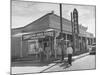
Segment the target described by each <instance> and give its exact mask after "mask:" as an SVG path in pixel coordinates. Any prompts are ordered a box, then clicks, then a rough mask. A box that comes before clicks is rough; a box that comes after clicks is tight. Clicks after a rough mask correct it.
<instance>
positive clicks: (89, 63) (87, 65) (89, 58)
mask: <svg viewBox="0 0 100 75" xmlns="http://www.w3.org/2000/svg"><path fill="white" fill-rule="evenodd" d="M65 60H67V58H65ZM14 64H16V66H13V67H12V74H21V73H39V72H52V71H68V70H81V69H94V68H95V55H88V53H85V54H81V55H79V56H74V57H73V63H72V64H73V65H72V66H71V67H68V66H67V64H66V62H63V63H59V61H58V63H56V62H53V63H43V64H41V63H40V64H39V63H35V64H34V63H33V61H26V62H14Z"/></svg>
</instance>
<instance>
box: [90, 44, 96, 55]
mask: <svg viewBox="0 0 100 75" xmlns="http://www.w3.org/2000/svg"><path fill="white" fill-rule="evenodd" d="M89 53H90V54H96V44H92V46H91V50H90V51H89Z"/></svg>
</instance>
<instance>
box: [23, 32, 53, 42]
mask: <svg viewBox="0 0 100 75" xmlns="http://www.w3.org/2000/svg"><path fill="white" fill-rule="evenodd" d="M45 36H53V31H48V32H38V33H34V34H27V35H23V40H31V39H37V38H44V37H45Z"/></svg>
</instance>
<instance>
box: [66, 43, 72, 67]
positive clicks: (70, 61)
mask: <svg viewBox="0 0 100 75" xmlns="http://www.w3.org/2000/svg"><path fill="white" fill-rule="evenodd" d="M72 54H73V49H72V47H71V43H69V44H68V47H67V55H68V65H70V66H71V65H72Z"/></svg>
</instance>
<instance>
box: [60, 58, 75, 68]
mask: <svg viewBox="0 0 100 75" xmlns="http://www.w3.org/2000/svg"><path fill="white" fill-rule="evenodd" d="M74 61H75V60H74V59H72V62H74ZM60 67H63V69H66V68H69V67H70V66H69V65H68V61H67V60H64V61H63V62H62V64H61V65H60Z"/></svg>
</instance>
